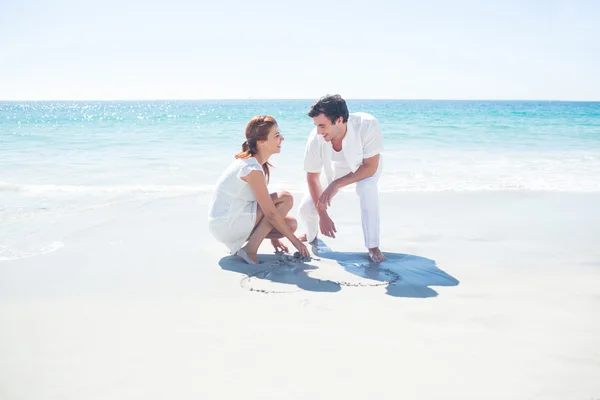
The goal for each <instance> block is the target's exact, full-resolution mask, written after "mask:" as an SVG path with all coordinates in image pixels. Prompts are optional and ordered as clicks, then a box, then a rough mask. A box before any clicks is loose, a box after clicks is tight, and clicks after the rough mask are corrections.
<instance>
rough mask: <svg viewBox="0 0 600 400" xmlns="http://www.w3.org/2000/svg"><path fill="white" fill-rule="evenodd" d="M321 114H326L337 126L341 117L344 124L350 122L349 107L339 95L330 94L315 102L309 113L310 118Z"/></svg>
mask: <svg viewBox="0 0 600 400" xmlns="http://www.w3.org/2000/svg"><path fill="white" fill-rule="evenodd" d="M319 114H325V116H326V117H327V119H329V120H330V121H331V123H332V124H335V121H337V119H338V118H339V117H342V118H343V119H342V121H343V122H348V107H347V106H346V101H344V99H342V96H340V95H339V94H333V95H330V94H328V95H326V96H323V97H321V98H320V99H319V100H317V101H315V102H314V104H313V105H312V106H311V107H310V110H309V111H308V116H309V117H311V118H314V117H317V116H319Z"/></svg>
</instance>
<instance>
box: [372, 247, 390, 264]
mask: <svg viewBox="0 0 600 400" xmlns="http://www.w3.org/2000/svg"><path fill="white" fill-rule="evenodd" d="M369 258H370V259H371V261H373V262H376V263H380V262H382V261H385V260H387V258H386V257H385V256H384V255H383V253H382V252H381V250H379V247H373V248H372V249H369Z"/></svg>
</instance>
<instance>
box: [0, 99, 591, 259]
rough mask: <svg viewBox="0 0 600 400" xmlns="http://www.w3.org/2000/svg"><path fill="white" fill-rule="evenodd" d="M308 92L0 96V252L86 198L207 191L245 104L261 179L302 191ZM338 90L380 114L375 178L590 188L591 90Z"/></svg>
mask: <svg viewBox="0 0 600 400" xmlns="http://www.w3.org/2000/svg"><path fill="white" fill-rule="evenodd" d="M312 102H313V100H312V99H306V100H255V99H246V100H198V101H35V102H33V101H32V102H6V101H5V102H0V262H1V261H5V260H14V259H19V258H25V257H31V256H35V255H39V254H44V253H46V252H51V251H54V250H57V249H59V248H60V247H61V246H62V245H63V242H62V241H61V236H60V235H57V234H56V232H53V228H52V227H53V226H54V224H56V222H57V221H58V220H60V219H64V218H67V217H71V218H72V220H76V218H74V217H76V216H77V215H78V213H81V212H84V211H86V210H93V209H104V210H110V208H111V207H115V206H118V205H120V204H135V203H136V202H147V201H153V200H158V199H163V198H173V197H179V196H198V195H202V194H209V193H211V191H212V189H213V187H214V184H215V182H216V181H217V179H218V177H219V175H220V174H221V172H222V171H223V170H224V169H225V167H226V166H227V165H228V164H229V163H230V162H232V160H233V156H234V154H236V153H237V152H239V151H240V149H241V144H242V142H243V141H244V140H245V138H244V128H245V126H246V124H247V122H248V121H249V120H250V119H251V118H252V117H253V116H255V115H271V116H273V117H275V119H276V120H277V121H278V124H279V127H280V130H281V133H282V135H283V136H284V138H285V140H284V143H283V146H282V151H281V153H280V154H277V155H274V156H273V157H272V159H271V163H272V164H273V165H274V168H273V169H272V170H271V171H272V172H271V175H272V178H271V183H270V186H271V187H272V189H273V190H289V191H292V192H294V193H297V192H302V191H304V190H305V182H304V172H303V169H302V168H303V153H304V147H305V143H306V140H307V137H308V135H309V133H310V131H311V130H312V128H313V123H312V120H311V118H309V117H308V116H307V112H308V109H309V107H310V105H311V104H312ZM347 103H348V108H349V109H350V112H354V111H361V112H367V113H370V114H373V115H374V116H375V117H377V119H378V120H379V122H380V125H381V128H382V131H383V136H384V146H385V150H384V153H383V160H384V171H383V174H382V177H381V179H380V182H379V187H380V191H381V192H415V191H417V192H431V193H434V192H447V191H454V192H467V191H471V192H476V191H521V192H527V191H529V192H531V191H553V192H598V191H600V102H563V101H434V100H348V101H347Z"/></svg>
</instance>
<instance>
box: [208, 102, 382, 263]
mask: <svg viewBox="0 0 600 400" xmlns="http://www.w3.org/2000/svg"><path fill="white" fill-rule="evenodd" d="M308 116H309V117H311V118H312V119H313V122H314V124H315V126H316V127H315V129H313V131H312V132H311V134H310V136H309V138H308V143H307V145H306V150H305V153H304V169H305V171H306V180H307V182H308V189H309V192H310V194H307V195H306V196H304V198H303V199H302V203H301V205H300V207H299V215H300V219H301V220H302V221H303V222H304V224H305V225H306V227H307V232H306V234H303V235H301V236H299V237H296V236H295V235H294V232H295V231H296V228H297V222H296V219H295V218H294V217H292V216H290V215H288V213H289V212H290V210H291V209H292V205H293V201H294V199H293V197H292V195H291V194H290V193H288V192H278V193H269V191H268V189H267V184H268V182H269V166H270V165H271V164H269V157H271V155H273V154H275V153H279V152H280V151H281V143H282V142H283V136H281V132H280V131H279V127H278V125H277V122H276V121H275V119H273V117H269V116H257V117H254V118H252V119H251V120H250V122H249V123H248V125H247V126H246V141H245V142H244V143H243V144H242V151H241V152H240V153H238V154H236V156H235V158H236V160H235V161H234V162H233V163H232V164H231V165H230V166H229V167H228V168H227V169H226V170H225V172H223V174H222V175H221V177H220V178H219V180H218V182H217V186H216V188H215V192H214V195H213V200H212V203H211V205H210V209H209V216H208V220H209V221H208V222H209V224H208V225H209V229H210V231H211V233H212V235H213V236H214V237H215V238H216V239H217V240H218V241H219V242H221V243H223V244H225V246H227V248H228V249H229V250H230V252H231V254H237V256H239V257H241V258H242V259H244V260H245V261H246V262H247V263H249V264H258V257H257V252H258V247H259V246H260V244H261V243H262V241H263V240H264V239H265V238H268V239H271V244H272V245H273V247H274V248H275V250H276V251H279V250H282V251H286V252H287V251H288V248H287V247H286V246H285V244H283V243H282V242H281V241H280V239H281V238H283V237H286V238H287V239H288V240H289V241H290V242H291V243H292V245H293V246H294V247H295V248H296V249H298V252H299V253H300V255H301V256H302V257H309V256H310V253H309V251H308V248H307V247H306V245H305V244H304V243H303V242H309V243H316V240H317V235H318V231H319V230H320V231H321V233H322V234H323V235H325V236H328V237H332V238H335V234H336V233H337V231H336V228H335V224H334V223H333V221H332V220H331V218H330V217H329V214H328V213H327V209H328V207H330V206H331V201H332V199H333V197H334V196H335V195H336V193H337V192H338V190H339V189H341V188H343V187H344V186H347V185H350V184H353V183H356V184H357V185H356V192H357V194H358V196H359V198H360V208H361V219H362V228H363V233H364V239H365V246H366V247H367V249H368V255H369V258H370V259H371V260H372V261H374V262H381V261H385V260H386V258H385V256H384V255H383V253H381V250H379V199H378V188H377V181H378V180H379V176H380V175H381V169H382V162H381V155H380V153H381V152H382V151H383V137H382V134H381V129H380V128H379V123H378V121H377V119H375V117H373V116H372V115H369V114H366V113H352V114H349V113H348V108H347V106H346V102H345V101H344V99H342V98H341V97H340V96H339V95H333V96H330V95H328V96H324V97H322V98H320V99H319V100H317V101H316V102H315V103H314V104H313V105H312V106H311V108H310V111H309V112H308ZM321 172H324V173H325V176H326V178H327V183H328V186H327V187H326V188H325V190H323V188H322V186H321V182H320V176H321Z"/></svg>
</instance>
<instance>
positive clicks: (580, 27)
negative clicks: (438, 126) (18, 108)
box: [0, 0, 600, 100]
mask: <svg viewBox="0 0 600 400" xmlns="http://www.w3.org/2000/svg"><path fill="white" fill-rule="evenodd" d="M597 21H600V2H598V1H595V0H594V1H592V0H587V1H586V0H569V1H565V0H560V1H556V0H546V1H541V0H520V1H516V0H505V1H502V2H489V1H481V0H478V1H471V0H468V1H467V0H454V1H451V2H450V1H447V0H420V1H416V0H414V1H405V0H388V1H382V0H362V1H356V0H347V1H341V0H339V1H335V2H333V1H328V0H324V1H314V0H304V1H286V0H278V1H264V0H253V1H250V0H212V1H206V0H145V1H141V0H119V1H117V0H102V1H89V0H46V1H43V0H0V99H1V100H125V99H127V100H133V99H137V100H144V99H227V98H230V99H247V98H256V99H259V98H277V99H294V98H303V99H314V98H317V97H319V96H321V95H323V94H326V93H339V94H341V95H342V96H343V97H345V98H350V99H351V98H354V99H515V100H522V99H531V100H600V73H599V72H598V71H600V23H597Z"/></svg>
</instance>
